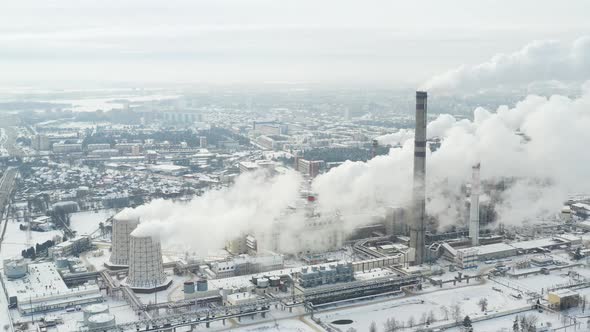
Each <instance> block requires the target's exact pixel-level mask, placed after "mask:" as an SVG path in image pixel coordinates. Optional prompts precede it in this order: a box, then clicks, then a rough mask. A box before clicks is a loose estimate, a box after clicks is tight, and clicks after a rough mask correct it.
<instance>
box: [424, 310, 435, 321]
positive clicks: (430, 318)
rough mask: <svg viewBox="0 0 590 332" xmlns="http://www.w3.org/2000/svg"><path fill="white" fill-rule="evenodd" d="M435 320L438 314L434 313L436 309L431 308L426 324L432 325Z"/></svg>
mask: <svg viewBox="0 0 590 332" xmlns="http://www.w3.org/2000/svg"><path fill="white" fill-rule="evenodd" d="M435 320H436V316H435V315H434V310H430V311H429V312H428V318H427V319H426V324H428V325H430V324H432V323H434V321H435Z"/></svg>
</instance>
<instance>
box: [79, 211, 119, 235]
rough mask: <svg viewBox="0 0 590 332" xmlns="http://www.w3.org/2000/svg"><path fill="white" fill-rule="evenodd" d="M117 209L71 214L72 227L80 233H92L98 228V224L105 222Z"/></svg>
mask: <svg viewBox="0 0 590 332" xmlns="http://www.w3.org/2000/svg"><path fill="white" fill-rule="evenodd" d="M115 212H116V211H115V210H98V211H96V212H95V211H84V212H77V213H72V215H71V216H70V227H71V228H72V229H73V230H75V231H76V232H77V234H78V235H85V234H90V233H92V232H94V231H95V230H97V229H98V224H99V223H101V222H105V221H106V220H107V219H108V218H109V217H111V216H112V215H114V214H115Z"/></svg>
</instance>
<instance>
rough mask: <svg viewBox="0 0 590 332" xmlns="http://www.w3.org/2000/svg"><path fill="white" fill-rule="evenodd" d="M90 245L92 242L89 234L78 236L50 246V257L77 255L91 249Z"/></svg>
mask: <svg viewBox="0 0 590 332" xmlns="http://www.w3.org/2000/svg"><path fill="white" fill-rule="evenodd" d="M90 246H91V242H90V238H89V237H88V236H77V237H75V238H73V239H69V240H67V241H64V242H61V243H58V244H56V245H55V246H53V247H50V248H49V249H48V250H47V252H48V255H49V257H50V258H56V257H66V256H76V255H78V254H80V253H81V252H83V251H86V250H88V249H90Z"/></svg>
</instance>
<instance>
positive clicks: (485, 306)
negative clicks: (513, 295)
mask: <svg viewBox="0 0 590 332" xmlns="http://www.w3.org/2000/svg"><path fill="white" fill-rule="evenodd" d="M477 304H479V307H480V308H481V311H482V312H483V311H486V310H488V299H486V298H485V297H482V298H481V299H480V300H479V302H477Z"/></svg>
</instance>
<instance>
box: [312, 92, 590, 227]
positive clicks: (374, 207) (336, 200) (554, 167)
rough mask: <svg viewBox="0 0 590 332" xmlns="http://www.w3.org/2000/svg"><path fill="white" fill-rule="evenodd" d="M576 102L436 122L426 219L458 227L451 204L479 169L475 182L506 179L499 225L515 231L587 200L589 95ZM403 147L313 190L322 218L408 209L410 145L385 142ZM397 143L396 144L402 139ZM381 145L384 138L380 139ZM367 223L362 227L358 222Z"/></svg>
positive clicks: (345, 168)
mask: <svg viewBox="0 0 590 332" xmlns="http://www.w3.org/2000/svg"><path fill="white" fill-rule="evenodd" d="M584 86H585V88H584V89H585V91H584V93H583V94H582V96H581V97H579V98H577V99H570V98H568V97H563V96H552V97H550V98H545V97H540V96H534V95H533V96H528V97H527V98H525V99H524V100H522V101H521V102H519V103H517V104H516V106H515V107H514V108H509V107H507V106H502V107H500V108H498V109H497V110H496V111H495V112H490V111H488V110H486V109H483V108H478V109H476V110H475V111H474V120H473V121H469V120H460V121H458V120H456V119H455V118H454V117H453V116H451V115H440V116H439V117H438V118H437V119H436V120H435V121H433V122H431V123H429V125H428V134H429V137H434V136H438V137H441V138H443V140H442V144H441V146H440V148H439V149H438V150H436V151H435V152H432V153H431V152H429V153H428V155H427V163H426V165H427V195H428V202H427V206H426V208H427V213H428V214H430V215H434V216H437V217H438V218H439V220H440V222H441V223H442V224H443V225H445V224H457V223H458V222H460V220H459V219H458V218H459V216H458V215H457V213H456V212H455V209H453V207H457V204H462V203H460V202H456V201H454V200H453V197H456V195H458V194H459V192H460V187H461V185H462V184H464V183H468V182H469V181H470V177H471V166H472V165H474V164H475V163H476V162H479V161H481V165H482V168H481V179H482V180H483V181H497V180H499V179H501V178H508V177H512V178H514V179H516V183H515V184H514V185H513V186H511V187H510V188H509V189H508V190H507V191H505V192H504V194H503V195H504V197H503V202H504V203H503V204H502V205H501V206H499V207H498V212H499V221H501V222H504V223H507V224H512V225H518V224H521V223H522V222H523V221H525V220H531V221H537V220H538V218H543V217H546V216H548V215H550V214H554V213H556V212H558V211H559V209H560V208H561V205H562V203H563V202H564V201H565V200H566V199H567V195H568V193H575V192H589V191H590V181H587V178H588V175H589V172H588V165H589V162H590V154H588V153H587V152H585V151H586V149H587V144H588V142H590V130H589V129H590V91H589V89H588V83H587V84H585V85H584ZM392 137H395V139H393V140H391V141H393V142H394V143H397V142H399V141H398V139H406V141H405V142H403V141H402V142H400V143H401V144H402V145H401V147H397V148H392V149H391V150H390V153H389V155H387V156H379V157H376V158H374V159H372V160H370V161H368V162H366V163H364V162H346V163H344V164H343V165H342V166H340V167H338V168H336V169H333V170H331V171H330V172H328V173H326V174H323V175H320V176H319V177H318V178H317V179H316V180H315V181H314V183H313V188H314V190H315V191H317V193H318V196H319V204H320V207H321V210H323V211H330V210H338V211H340V212H341V213H342V214H343V215H347V214H356V213H358V211H380V210H381V212H380V213H383V212H382V210H383V209H384V208H385V207H386V206H388V205H399V206H404V205H407V204H408V203H409V199H410V197H411V189H412V182H411V181H412V176H411V169H412V160H413V137H410V135H409V134H408V133H407V132H404V133H402V134H400V135H395V134H394V135H390V136H385V139H389V138H392ZM400 137H401V138H400ZM382 138H383V137H382ZM359 222H366V220H359Z"/></svg>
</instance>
